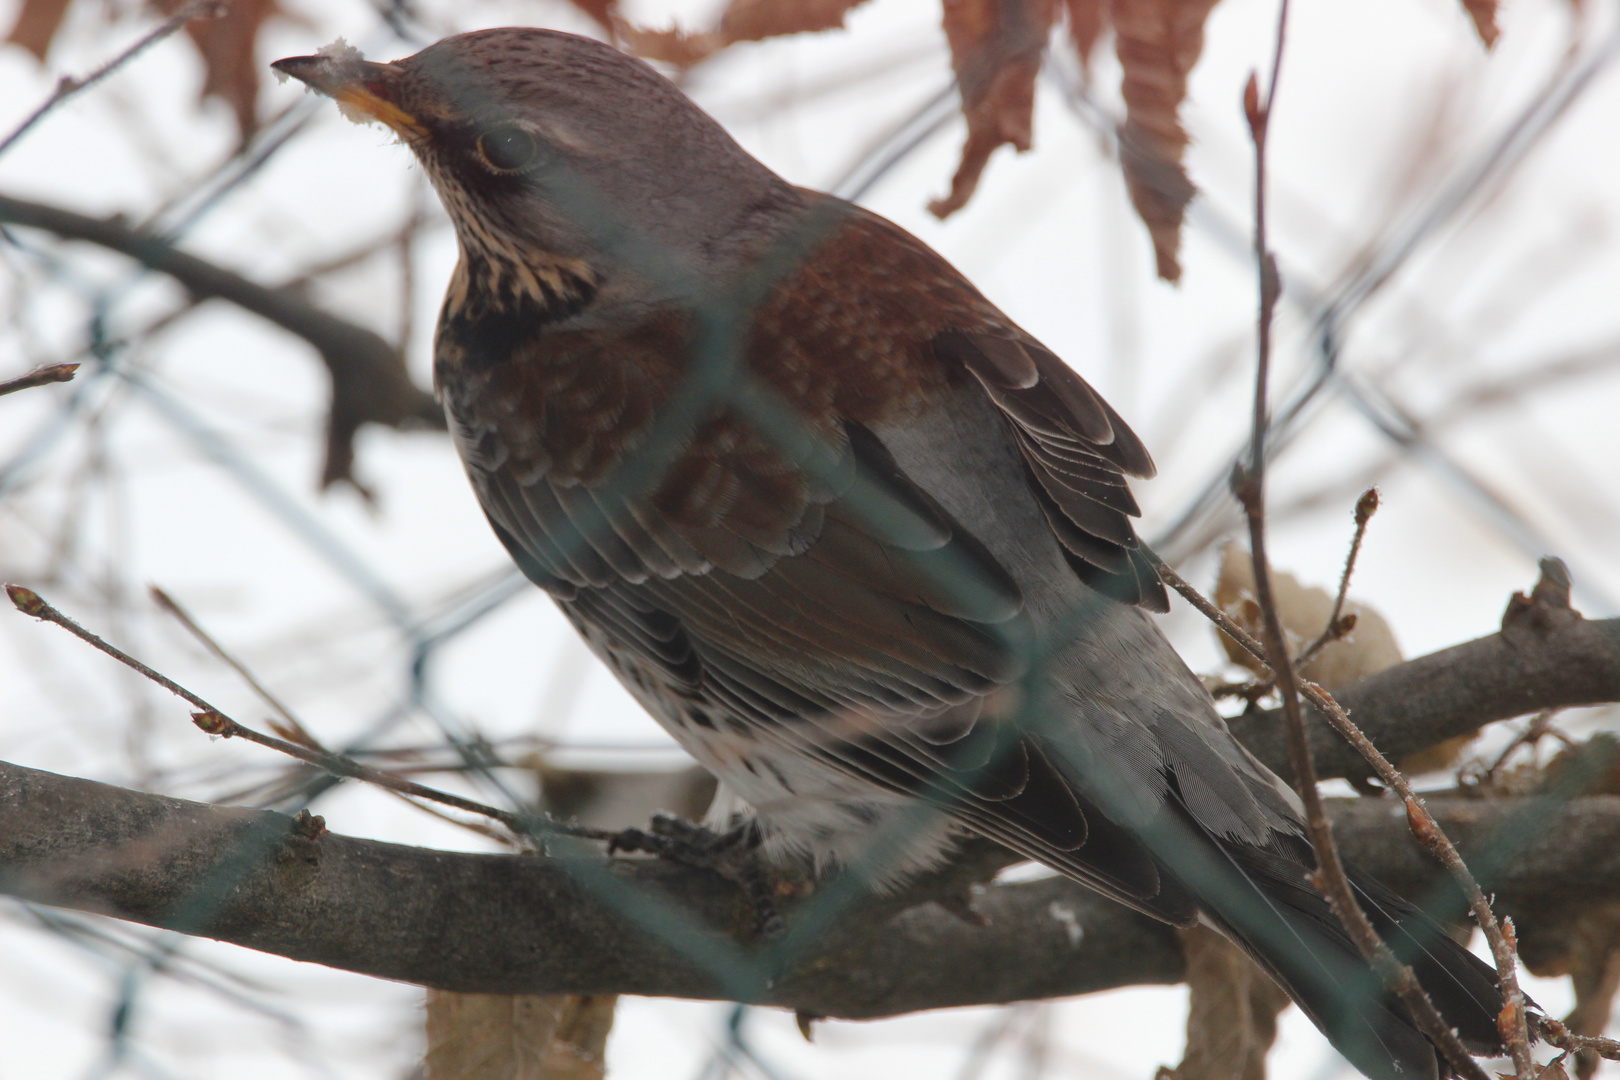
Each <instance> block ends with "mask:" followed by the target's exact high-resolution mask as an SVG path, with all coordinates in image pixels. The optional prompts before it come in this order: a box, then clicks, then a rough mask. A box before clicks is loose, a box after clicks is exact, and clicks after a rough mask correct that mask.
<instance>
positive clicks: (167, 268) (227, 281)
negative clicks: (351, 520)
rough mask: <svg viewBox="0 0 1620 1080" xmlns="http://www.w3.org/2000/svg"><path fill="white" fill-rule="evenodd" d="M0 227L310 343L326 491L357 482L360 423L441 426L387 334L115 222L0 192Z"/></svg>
mask: <svg viewBox="0 0 1620 1080" xmlns="http://www.w3.org/2000/svg"><path fill="white" fill-rule="evenodd" d="M0 222H6V223H9V224H13V225H22V226H26V227H28V228H31V229H43V230H45V231H46V232H50V233H54V234H55V235H57V236H60V237H62V238H63V239H67V240H83V241H86V242H88V243H92V244H96V245H99V246H101V247H104V248H107V249H108V250H110V251H116V252H119V253H121V254H124V255H127V256H129V257H130V258H132V259H134V260H136V261H137V262H139V263H141V265H143V266H146V267H148V268H150V269H152V270H157V271H159V272H160V273H164V274H167V275H169V276H170V277H172V278H174V280H176V281H178V282H179V283H180V284H181V285H184V286H185V287H186V288H187V289H188V290H190V291H191V293H192V294H193V295H195V296H198V297H206V298H216V299H220V300H227V301H229V302H231V303H233V304H235V305H236V306H237V307H240V308H242V309H243V310H244V311H250V312H252V313H253V314H255V315H258V316H259V317H260V318H263V319H267V320H269V321H270V322H272V323H275V324H276V325H277V326H279V327H281V328H282V329H284V330H287V331H288V332H290V333H293V334H296V335H297V336H299V337H301V338H303V339H304V340H305V341H307V342H309V344H311V345H313V346H314V347H315V349H316V351H318V352H319V353H320V355H321V360H322V361H323V362H324V363H325V364H326V368H327V371H328V372H329V373H330V375H331V377H332V403H331V408H330V410H329V412H328V414H327V425H326V464H325V466H324V467H323V469H322V475H321V486H322V487H325V486H328V485H330V484H332V483H334V482H336V481H338V480H349V481H351V482H352V481H353V479H354V477H353V475H352V470H353V466H354V437H355V434H356V432H358V431H359V430H360V427H361V425H363V424H382V425H384V426H386V427H396V428H397V427H410V426H421V427H431V428H443V427H444V411H443V410H442V409H441V408H440V407H439V405H438V403H437V402H436V401H434V399H433V395H432V394H430V393H428V392H427V391H426V390H424V389H422V388H421V387H419V386H417V385H416V384H415V383H414V382H412V381H411V377H410V375H409V374H408V373H407V372H406V370H405V359H404V357H402V356H401V355H400V353H399V350H398V349H396V348H394V347H393V346H392V345H390V344H389V343H388V342H386V341H384V340H383V339H382V337H380V336H379V335H377V334H375V333H373V332H372V331H370V330H367V329H366V328H365V327H363V326H357V325H355V324H354V323H351V322H349V321H348V320H346V319H341V318H339V317H338V316H336V315H333V314H331V313H330V312H327V311H323V310H321V309H320V308H318V307H316V306H314V305H313V304H311V303H309V302H308V301H306V300H304V299H302V298H301V297H299V296H297V295H295V294H294V293H293V292H291V291H290V290H286V289H273V288H269V287H267V286H264V285H260V284H259V283H257V282H255V281H250V280H249V279H247V278H245V277H243V276H242V275H240V274H237V273H234V272H233V271H230V270H226V269H224V268H223V267H220V266H216V265H214V264H213V263H211V262H208V261H206V260H204V259H199V258H197V257H196V256H195V255H188V254H186V253H185V252H183V251H180V250H178V249H176V248H175V247H174V246H173V245H172V244H170V243H169V242H168V241H166V240H164V239H163V238H161V237H158V236H154V235H152V234H150V233H145V232H141V231H138V230H135V229H132V228H130V227H129V226H128V225H126V224H124V223H123V222H122V221H119V220H118V219H116V218H93V217H87V216H85V215H83V214H76V213H74V212H72V211H70V210H63V209H61V208H59V207H55V206H47V205H45V204H43V203H36V202H28V201H25V200H23V199H14V198H11V197H9V196H5V195H0Z"/></svg>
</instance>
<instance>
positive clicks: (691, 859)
mask: <svg viewBox="0 0 1620 1080" xmlns="http://www.w3.org/2000/svg"><path fill="white" fill-rule="evenodd" d="M760 839H761V837H760V833H759V829H758V827H757V826H755V824H754V823H753V822H751V821H749V822H744V823H742V824H741V825H738V826H736V827H735V828H732V829H727V830H726V831H725V832H715V831H714V830H713V829H707V828H704V827H703V826H702V825H698V824H695V823H693V822H690V821H687V820H686V819H685V818H682V817H677V816H676V815H674V814H667V813H662V812H660V813H657V814H654V815H653V817H652V821H651V822H650V823H648V825H647V828H645V829H625V830H623V831H622V832H620V833H619V834H618V835H617V836H615V837H614V838H613V839H612V840H609V841H608V854H609V855H612V854H614V853H615V852H619V851H644V852H646V853H648V854H649V855H657V856H658V857H659V858H661V859H668V860H670V861H671V862H678V863H681V864H682V865H684V866H695V867H698V868H699V869H702V870H709V871H712V872H714V873H716V874H719V875H720V876H721V877H723V878H725V879H726V880H727V881H730V882H732V883H733V884H735V885H736V886H737V887H738V888H740V889H742V891H743V895H744V896H745V897H747V899H748V906H749V907H750V908H752V909H753V912H754V921H755V929H756V930H757V931H758V933H759V934H760V936H761V937H766V938H774V937H778V936H780V935H781V934H783V933H784V932H786V930H787V923H786V922H785V921H784V920H783V919H782V914H781V912H779V911H778V910H777V909H776V895H775V893H774V891H773V890H772V888H771V882H770V879H769V877H768V876H767V874H766V870H765V861H764V859H762V858H761V857H760V853H759V844H760Z"/></svg>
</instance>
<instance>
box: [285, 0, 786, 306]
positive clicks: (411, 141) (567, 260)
mask: <svg viewBox="0 0 1620 1080" xmlns="http://www.w3.org/2000/svg"><path fill="white" fill-rule="evenodd" d="M273 66H274V67H275V68H276V69H277V70H279V71H281V72H284V73H286V74H288V75H291V76H293V77H294V78H297V79H299V80H301V81H303V82H304V83H307V84H308V85H309V86H310V87H312V88H313V89H315V90H318V91H320V92H321V93H323V94H326V95H328V96H330V97H332V98H333V99H335V100H336V101H337V102H338V103H339V104H340V105H341V106H342V107H343V108H344V110H345V112H347V113H349V114H350V115H351V116H352V117H354V118H356V119H362V120H368V121H369V120H375V121H380V122H381V123H383V124H386V125H387V126H388V127H390V128H392V129H393V130H394V131H395V132H397V133H398V134H399V136H400V137H401V139H402V140H403V141H404V142H405V144H406V145H408V146H409V147H410V148H411V150H412V151H413V152H415V154H416V156H417V158H418V159H420V161H421V163H422V167H423V169H424V170H425V171H426V173H427V176H428V178H429V179H430V180H431V181H432V183H433V185H434V187H435V188H436V189H437V191H438V193H439V196H440V198H441V200H442V201H443V203H444V206H445V209H446V210H447V211H448V212H449V215H450V217H451V219H452V220H453V221H454V223H455V228H456V234H457V236H458V238H459V240H460V243H461V248H462V256H463V263H464V265H466V264H474V263H477V262H479V261H484V262H487V263H488V264H490V266H491V268H492V270H493V273H494V276H495V278H496V279H497V280H499V281H501V282H504V283H505V287H507V288H516V289H518V290H520V291H521V290H522V289H525V288H528V287H529V286H530V285H531V284H533V282H531V281H530V280H529V279H530V278H531V277H532V278H534V279H536V280H538V281H544V280H545V279H546V278H548V277H549V278H551V279H552V281H553V284H555V283H556V281H557V280H558V279H559V278H561V279H562V280H564V282H565V284H566V281H567V279H568V278H569V277H570V276H574V277H582V278H583V279H584V280H585V281H587V282H589V283H590V285H591V287H593V288H594V287H595V285H596V284H597V283H600V282H602V281H603V279H612V278H615V277H624V276H627V275H624V274H622V271H624V270H630V271H633V273H632V274H630V275H628V276H630V277H634V278H636V279H638V284H637V285H636V286H635V287H636V288H637V289H640V290H645V289H648V288H651V289H652V290H654V291H655V292H659V293H662V294H664V295H665V296H669V297H674V296H679V295H682V294H688V293H689V290H690V289H692V288H693V287H694V286H693V285H692V284H691V283H692V282H696V281H701V280H705V279H707V280H713V279H714V278H715V276H716V275H717V274H718V275H719V276H722V277H723V276H728V272H729V271H732V270H734V269H736V268H737V267H738V266H739V264H740V261H741V260H742V259H745V258H746V256H747V252H748V251H749V250H750V249H752V248H754V247H756V246H757V244H758V243H759V241H760V240H761V239H764V238H766V237H768V235H769V233H770V231H771V230H772V228H773V225H772V222H773V220H774V219H778V218H780V217H781V216H782V214H783V213H785V212H791V209H792V208H793V207H794V206H796V205H798V196H797V195H796V194H795V192H794V189H792V188H791V187H789V186H788V185H787V184H786V183H785V182H784V181H782V180H781V179H780V178H778V177H777V176H776V175H775V174H774V173H772V172H771V171H770V170H769V169H767V168H765V166H763V165H761V164H760V163H759V162H757V161H755V160H754V159H753V158H752V157H750V156H749V155H748V154H747V153H746V152H745V151H744V150H743V149H742V148H741V147H739V146H738V145H737V144H736V143H735V142H734V141H732V139H731V137H730V136H729V135H727V134H726V132H725V131H724V129H722V128H721V127H720V125H719V124H717V123H716V122H715V121H714V120H712V119H711V118H710V117H709V116H707V115H706V114H705V113H704V112H703V111H702V110H701V109H699V108H698V107H697V106H696V105H694V104H693V103H692V102H691V101H690V100H689V99H688V98H687V97H686V96H685V95H684V94H682V93H681V91H680V90H679V89H677V88H676V87H675V86H674V85H673V84H672V83H670V82H669V80H667V79H665V78H664V77H663V76H661V75H659V74H658V73H657V72H656V71H654V70H653V69H652V68H650V67H648V66H647V65H646V64H644V63H642V62H641V61H639V60H636V59H634V58H633V57H630V56H626V55H625V54H623V53H621V52H618V51H617V50H615V49H613V48H611V47H609V46H607V45H604V44H602V43H601V42H598V41H593V40H591V39H589V38H583V37H578V36H575V35H573V34H565V33H561V32H557V31H552V30H541V29H533V28H520V27H508V28H502V29H496V30H481V31H477V32H474V33H469V34H461V35H458V36H456V37H452V38H447V39H445V40H444V41H441V42H438V43H437V44H435V45H432V46H430V47H428V48H426V49H424V50H422V51H421V52H419V53H417V54H416V55H414V56H408V57H406V58H404V59H403V60H396V61H394V62H393V63H387V64H379V63H372V62H370V61H367V60H363V59H361V58H360V55H359V53H358V52H357V51H356V50H353V49H348V48H333V49H328V50H325V51H323V52H322V53H321V54H319V55H315V56H299V57H292V58H290V59H286V60H280V61H277V62H276V63H275V64H274V65H273ZM466 269H467V270H468V272H470V273H476V272H477V268H476V267H475V266H471V265H466ZM621 287H622V283H621Z"/></svg>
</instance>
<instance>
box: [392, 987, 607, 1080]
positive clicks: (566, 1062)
mask: <svg viewBox="0 0 1620 1080" xmlns="http://www.w3.org/2000/svg"><path fill="white" fill-rule="evenodd" d="M617 1001H618V998H616V997H613V996H611V995H608V996H584V995H574V994H558V995H551V996H541V995H516V996H507V995H504V994H453V993H450V992H448V991H444V990H429V991H428V995H427V1044H428V1045H427V1055H426V1058H425V1061H424V1065H425V1066H426V1073H427V1077H428V1080H602V1077H603V1075H604V1072H605V1067H606V1059H605V1056H604V1050H605V1048H606V1045H607V1037H608V1033H609V1032H610V1031H611V1030H612V1027H613V1009H614V1005H615V1004H616V1003H617Z"/></svg>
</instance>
